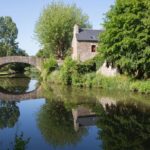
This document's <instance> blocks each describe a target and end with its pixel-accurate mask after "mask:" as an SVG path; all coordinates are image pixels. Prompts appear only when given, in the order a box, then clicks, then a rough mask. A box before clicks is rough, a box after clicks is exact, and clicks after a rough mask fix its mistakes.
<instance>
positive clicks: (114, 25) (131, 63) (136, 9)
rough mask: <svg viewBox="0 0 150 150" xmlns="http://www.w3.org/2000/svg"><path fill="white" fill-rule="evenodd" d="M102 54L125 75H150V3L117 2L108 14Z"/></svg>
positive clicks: (101, 45) (137, 1) (127, 0)
mask: <svg viewBox="0 0 150 150" xmlns="http://www.w3.org/2000/svg"><path fill="white" fill-rule="evenodd" d="M104 27H105V30H104V32H103V33H102V34H101V36H100V53H101V56H102V57H103V58H105V59H106V60H107V62H108V63H113V64H114V65H115V66H116V67H118V69H120V71H121V72H123V73H127V74H129V75H131V76H133V77H137V78H143V77H145V78H148V77H149V76H150V1H149V0H126V1H124V0H117V1H116V4H115V5H114V6H113V7H112V8H111V10H110V11H109V12H108V13H107V18H106V19H105V23H104Z"/></svg>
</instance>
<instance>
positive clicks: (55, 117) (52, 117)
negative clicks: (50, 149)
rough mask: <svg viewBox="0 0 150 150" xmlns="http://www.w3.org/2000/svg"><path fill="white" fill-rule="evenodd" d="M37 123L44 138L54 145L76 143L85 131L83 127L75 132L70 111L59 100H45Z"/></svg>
mask: <svg viewBox="0 0 150 150" xmlns="http://www.w3.org/2000/svg"><path fill="white" fill-rule="evenodd" d="M38 125H39V129H40V130H41V133H42V134H43V136H44V137H45V139H46V140H47V141H48V142H49V143H50V144H51V145H53V146H54V147H56V146H65V145H71V144H77V143H78V142H79V141H80V140H81V137H82V136H84V135H86V133H87V131H86V129H85V128H81V129H80V130H79V131H78V132H75V130H74V127H73V118H72V111H71V109H68V108H66V106H65V104H64V102H63V101H60V100H49V101H46V103H45V104H44V105H43V106H42V109H41V111H40V113H39V116H38Z"/></svg>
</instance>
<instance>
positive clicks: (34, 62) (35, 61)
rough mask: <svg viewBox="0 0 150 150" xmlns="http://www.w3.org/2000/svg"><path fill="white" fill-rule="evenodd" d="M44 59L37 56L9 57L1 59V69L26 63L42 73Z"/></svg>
mask: <svg viewBox="0 0 150 150" xmlns="http://www.w3.org/2000/svg"><path fill="white" fill-rule="evenodd" d="M43 60H44V59H42V58H38V57H35V56H7V57H0V67H2V66H4V65H6V64H11V63H25V64H30V65H31V66H34V67H35V68H37V69H38V70H40V71H41V67H42V61H43Z"/></svg>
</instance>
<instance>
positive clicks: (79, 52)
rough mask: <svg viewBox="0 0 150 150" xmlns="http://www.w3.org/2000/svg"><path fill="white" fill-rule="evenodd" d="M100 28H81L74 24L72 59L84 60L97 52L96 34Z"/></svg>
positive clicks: (99, 31) (97, 34)
mask: <svg viewBox="0 0 150 150" xmlns="http://www.w3.org/2000/svg"><path fill="white" fill-rule="evenodd" d="M101 32H102V30H93V29H82V28H79V26H78V25H75V26H74V31H73V39H72V59H73V60H79V61H86V60H88V59H90V58H93V57H94V56H95V55H96V54H97V46H98V38H99V37H98V36H99V34H100V33H101Z"/></svg>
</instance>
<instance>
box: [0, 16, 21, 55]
mask: <svg viewBox="0 0 150 150" xmlns="http://www.w3.org/2000/svg"><path fill="white" fill-rule="evenodd" d="M17 35H18V30H17V27H16V24H15V23H14V22H13V20H12V19H11V17H0V56H10V55H14V54H15V53H16V50H17V49H18V44H17V43H16V41H15V40H16V38H17Z"/></svg>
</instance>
